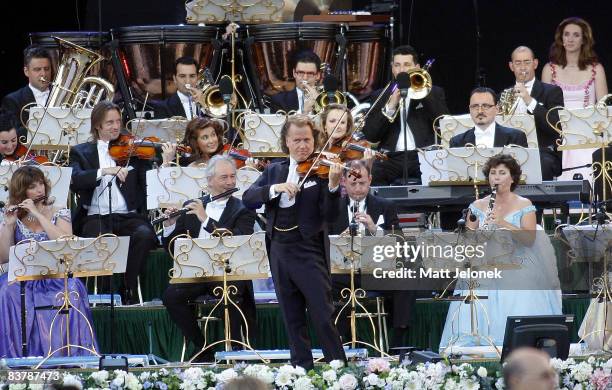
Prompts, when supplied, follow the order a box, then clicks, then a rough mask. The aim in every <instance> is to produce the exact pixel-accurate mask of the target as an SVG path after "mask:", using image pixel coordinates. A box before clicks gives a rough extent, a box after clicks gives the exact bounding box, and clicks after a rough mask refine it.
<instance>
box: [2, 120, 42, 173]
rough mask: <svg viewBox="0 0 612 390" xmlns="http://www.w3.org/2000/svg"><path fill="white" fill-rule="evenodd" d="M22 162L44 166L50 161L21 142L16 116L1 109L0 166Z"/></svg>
mask: <svg viewBox="0 0 612 390" xmlns="http://www.w3.org/2000/svg"><path fill="white" fill-rule="evenodd" d="M17 160H21V162H22V163H26V164H30V163H31V164H42V163H44V162H47V161H49V160H48V159H47V157H45V156H36V155H35V154H34V152H33V151H29V152H28V148H27V147H26V146H25V145H23V144H22V143H21V142H19V138H18V135H17V124H16V122H15V119H14V116H13V115H12V114H11V113H9V112H7V111H4V110H2V109H0V165H9V164H12V163H15V162H16V161H17Z"/></svg>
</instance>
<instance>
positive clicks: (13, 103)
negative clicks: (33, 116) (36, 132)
mask: <svg viewBox="0 0 612 390" xmlns="http://www.w3.org/2000/svg"><path fill="white" fill-rule="evenodd" d="M52 73H53V69H52V68H51V55H50V54H49V52H48V51H47V50H45V49H43V48H41V47H37V46H30V47H28V48H26V49H25V50H24V52H23V74H24V75H25V76H26V77H27V78H28V85H26V86H25V87H23V88H19V89H18V90H16V91H14V92H11V93H9V94H8V95H6V96H5V97H4V99H2V108H4V109H5V110H6V111H8V112H10V113H11V114H12V115H13V116H14V118H15V120H16V122H17V123H19V125H18V127H17V133H18V134H17V135H18V136H19V137H20V138H21V137H26V136H27V130H26V128H25V127H23V125H22V124H23V123H27V121H28V118H29V112H28V111H27V110H23V111H22V108H23V107H24V106H26V105H28V104H31V103H36V104H37V105H39V106H42V107H44V106H45V105H46V103H47V99H48V98H49V90H50V89H49V86H50V85H51V84H50V83H51V77H52Z"/></svg>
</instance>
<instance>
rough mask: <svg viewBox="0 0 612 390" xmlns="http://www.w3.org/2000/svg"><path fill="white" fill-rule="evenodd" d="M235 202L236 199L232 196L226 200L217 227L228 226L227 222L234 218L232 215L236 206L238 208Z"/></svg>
mask: <svg viewBox="0 0 612 390" xmlns="http://www.w3.org/2000/svg"><path fill="white" fill-rule="evenodd" d="M236 200H237V199H236V198H234V197H233V196H230V197H229V198H228V199H227V204H226V205H225V208H224V209H223V212H222V213H221V216H220V217H219V226H218V227H223V226H229V222H230V220H231V219H232V217H233V216H234V213H235V212H236V206H238V204H237V203H236Z"/></svg>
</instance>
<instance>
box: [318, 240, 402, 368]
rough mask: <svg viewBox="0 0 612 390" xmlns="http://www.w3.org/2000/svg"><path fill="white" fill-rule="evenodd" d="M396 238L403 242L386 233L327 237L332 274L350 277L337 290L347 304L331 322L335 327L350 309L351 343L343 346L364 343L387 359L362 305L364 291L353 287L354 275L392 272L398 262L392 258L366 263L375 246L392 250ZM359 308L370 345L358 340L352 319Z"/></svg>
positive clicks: (369, 316)
mask: <svg viewBox="0 0 612 390" xmlns="http://www.w3.org/2000/svg"><path fill="white" fill-rule="evenodd" d="M398 239H401V240H403V237H402V236H401V235H396V234H389V235H386V236H383V237H372V236H361V235H358V236H351V235H348V236H347V235H340V236H329V245H330V260H331V272H332V274H347V273H348V274H349V283H350V285H349V287H345V288H343V289H342V290H341V291H340V297H341V298H344V299H346V302H345V303H344V304H343V305H342V307H341V308H340V310H339V311H338V314H336V318H335V320H334V324H337V323H338V320H339V318H340V315H342V313H343V312H344V311H345V310H350V314H349V319H350V330H351V341H349V342H346V343H344V345H349V344H350V346H351V348H355V346H356V344H363V345H365V346H367V347H370V348H372V349H374V350H375V351H377V352H379V353H380V355H381V356H387V357H390V355H389V354H387V353H386V352H384V350H383V340H382V334H381V335H379V338H380V339H379V341H378V343H377V341H376V327H375V326H374V321H373V320H372V314H371V313H370V312H369V311H368V310H367V309H366V307H365V306H364V305H363V304H362V303H361V300H362V299H364V298H365V297H366V291H365V290H364V289H363V288H361V287H360V288H357V287H356V286H355V273H356V272H357V273H359V274H361V275H366V274H372V273H373V272H374V270H375V269H376V268H378V269H382V270H393V269H395V268H396V259H397V258H396V256H395V255H393V256H382V257H383V258H382V259H376V260H374V261H373V262H372V261H369V259H373V258H374V250H375V249H374V248H375V247H377V246H383V247H386V246H391V247H395V243H396V242H397V240H398ZM358 309H360V310H361V311H362V314H364V315H365V317H367V319H368V320H369V321H370V326H371V328H372V338H373V342H374V343H373V344H372V343H368V342H366V341H363V340H357V331H356V323H355V319H356V316H357V314H358V313H357V311H358Z"/></svg>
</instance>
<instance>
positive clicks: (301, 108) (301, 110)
mask: <svg viewBox="0 0 612 390" xmlns="http://www.w3.org/2000/svg"><path fill="white" fill-rule="evenodd" d="M295 91H296V92H297V97H298V113H300V114H303V113H304V99H305V96H304V91H302V90H301V89H299V88H297V87H296V88H295Z"/></svg>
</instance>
